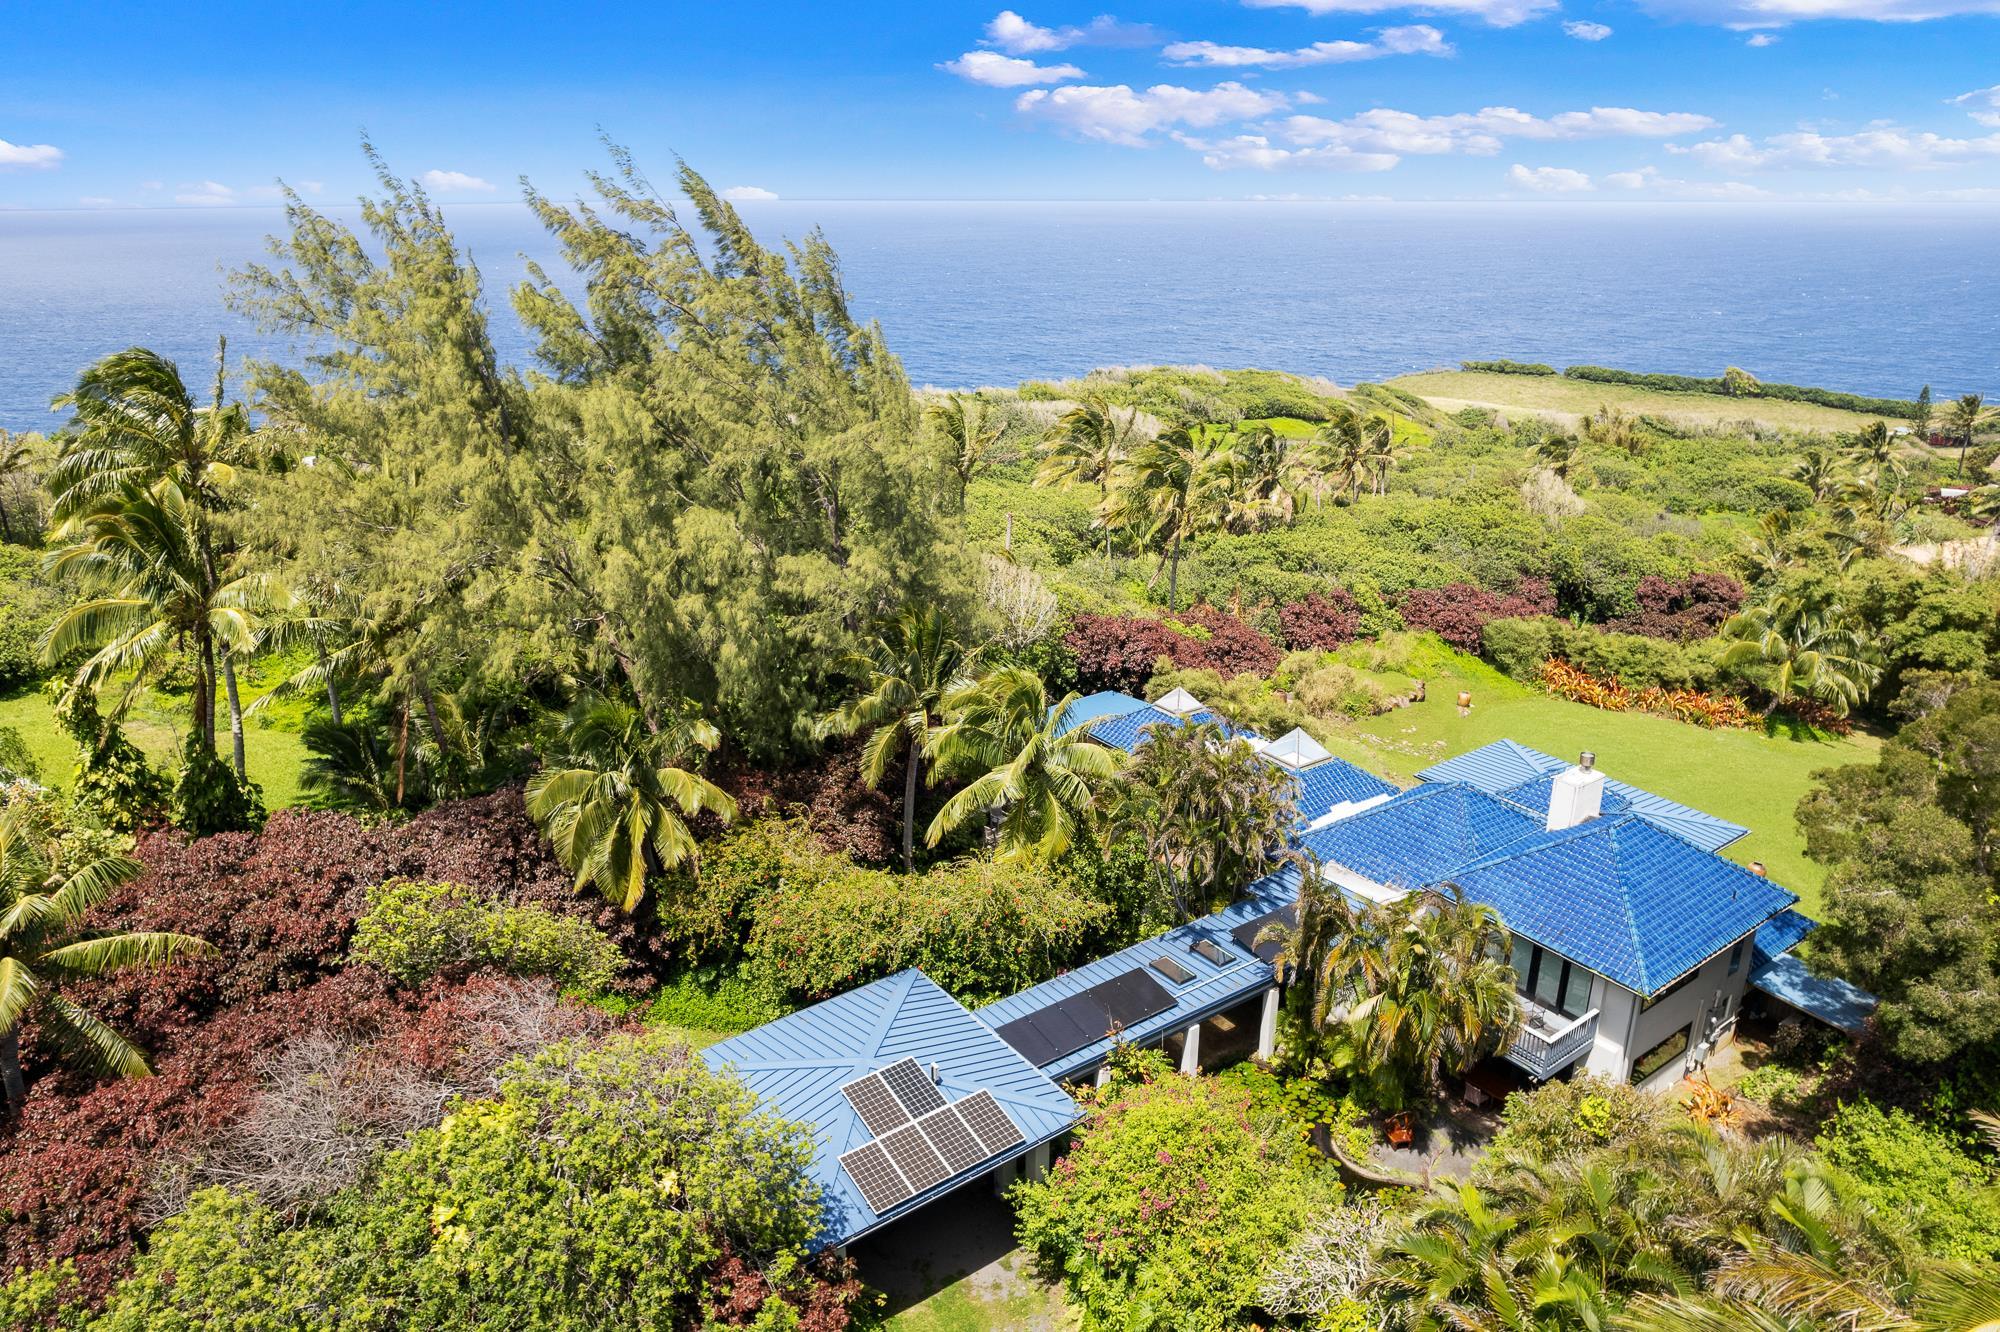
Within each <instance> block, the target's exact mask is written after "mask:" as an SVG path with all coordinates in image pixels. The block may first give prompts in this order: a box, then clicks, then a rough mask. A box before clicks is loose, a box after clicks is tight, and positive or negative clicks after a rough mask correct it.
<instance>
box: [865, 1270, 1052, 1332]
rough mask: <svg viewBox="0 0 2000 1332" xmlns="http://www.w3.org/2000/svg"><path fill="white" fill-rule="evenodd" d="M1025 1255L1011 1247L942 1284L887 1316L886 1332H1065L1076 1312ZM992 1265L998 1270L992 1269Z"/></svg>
mask: <svg viewBox="0 0 2000 1332" xmlns="http://www.w3.org/2000/svg"><path fill="white" fill-rule="evenodd" d="M1028 1262H1029V1259H1028V1257H1027V1255H1025V1254H1023V1253H1020V1252H1018V1251H1017V1252H1015V1253H1011V1254H1009V1255H1007V1257H1005V1258H1003V1259H1001V1260H1000V1262H999V1263H997V1264H995V1265H994V1267H993V1268H989V1269H987V1270H985V1271H980V1272H973V1273H970V1274H968V1275H966V1276H963V1277H960V1278H959V1279H958V1280H957V1281H954V1282H952V1283H951V1284H950V1285H948V1286H946V1287H944V1289H942V1290H940V1291H938V1292H936V1293H935V1294H933V1295H931V1296H930V1297H928V1298H927V1299H925V1300H923V1301H922V1302H920V1303H918V1304H914V1305H911V1306H910V1307H909V1308H907V1309H904V1310H902V1311H901V1312H900V1313H898V1314H896V1315H895V1316H894V1317H892V1318H890V1319H889V1320H888V1321H887V1322H886V1323H884V1324H883V1326H884V1327H885V1328H886V1329H888V1332H1001V1329H1007V1332H1067V1330H1068V1329H1071V1328H1074V1327H1076V1326H1077V1321H1078V1320H1077V1315H1076V1313H1074V1312H1073V1311H1072V1310H1071V1309H1070V1308H1069V1307H1068V1306H1067V1305H1066V1304H1065V1303H1064V1302H1063V1298H1062V1292H1061V1291H1060V1290H1059V1289H1058V1288H1056V1287H1054V1286H1045V1285H1043V1284H1042V1283H1041V1282H1039V1281H1037V1280H1035V1279H1034V1278H1033V1277H1032V1276H1031V1275H1030V1274H1028V1272H1027V1271H1026V1268H1027V1265H1028ZM996 1269H997V1270H996Z"/></svg>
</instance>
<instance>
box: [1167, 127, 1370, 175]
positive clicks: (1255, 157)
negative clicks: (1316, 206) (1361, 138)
mask: <svg viewBox="0 0 2000 1332" xmlns="http://www.w3.org/2000/svg"><path fill="white" fill-rule="evenodd" d="M1174 139H1175V141H1176V142H1178V143H1180V144H1182V145H1183V146H1185V147H1188V148H1192V149H1194V150H1195V151H1196V152H1198V153H1200V154H1201V160H1202V165H1204V166H1206V167H1208V168H1209V169H1210V170H1212V171H1231V170H1238V169H1243V168H1248V169H1250V170H1253V171H1276V170H1278V169H1280V168H1287V169H1289V168H1294V167H1304V168H1315V169H1318V170H1322V171H1387V170H1389V169H1390V168H1391V167H1393V166H1395V165H1396V163H1398V162H1400V161H1401V160H1402V159H1401V158H1399V157H1397V156H1396V155H1395V154H1394V153H1366V152H1358V151H1356V150H1355V149H1353V148H1350V147H1348V146H1347V145H1346V144H1328V145H1326V146H1324V147H1320V148H1280V147H1276V146H1274V145H1273V144H1272V143H1271V141H1270V140H1269V139H1267V138H1265V137H1264V136H1263V135H1261V134H1238V135H1236V136H1235V137H1234V138H1228V139H1221V140H1217V141H1213V142H1211V141H1208V140H1203V139H1196V138H1191V137H1189V136H1188V135H1185V134H1176V135H1175V136H1174Z"/></svg>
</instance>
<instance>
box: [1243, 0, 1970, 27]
mask: <svg viewBox="0 0 2000 1332" xmlns="http://www.w3.org/2000/svg"><path fill="white" fill-rule="evenodd" d="M1243 3H1244V4H1246V5H1249V6H1250V7H1251V8H1253V9H1303V10H1305V11H1306V12H1307V13H1308V14H1379V13H1381V12H1383V11H1384V10H1388V9H1411V8H1413V9H1416V10H1419V11H1420V12H1424V13H1432V14H1452V15H1456V16H1463V17H1467V18H1478V19H1484V20H1485V21H1486V22H1487V23H1489V24H1491V25H1492V26H1493V27H1496V28H1511V27H1513V26H1514V25H1515V24H1517V23H1525V22H1527V21H1528V20H1529V19H1531V18H1537V17H1540V16H1541V15H1543V14H1546V13H1548V12H1549V11H1550V10H1552V9H1555V8H1557V7H1558V0H1416V3H1414V4H1412V3H1411V0H1243ZM1994 3H1996V4H2000V0H1994Z"/></svg>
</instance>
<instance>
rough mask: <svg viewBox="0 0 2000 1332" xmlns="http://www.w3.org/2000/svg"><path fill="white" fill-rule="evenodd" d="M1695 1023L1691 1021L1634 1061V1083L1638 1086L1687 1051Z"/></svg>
mask: <svg viewBox="0 0 2000 1332" xmlns="http://www.w3.org/2000/svg"><path fill="white" fill-rule="evenodd" d="M1693 1032H1694V1023H1692V1022H1690V1023H1688V1024H1687V1025H1686V1026H1685V1027H1682V1028H1681V1029H1680V1030H1679V1031H1676V1032H1674V1033H1673V1034H1672V1035H1671V1036H1669V1037H1667V1039H1665V1040H1664V1041H1661V1042H1660V1043H1659V1044H1658V1045H1656V1046H1654V1047H1653V1048H1652V1049H1650V1050H1648V1051H1646V1053H1644V1054H1642V1055H1640V1056H1639V1057H1638V1058H1637V1059H1636V1060H1634V1061H1633V1062H1632V1085H1633V1086H1635V1087H1636V1086H1638V1085H1639V1084H1640V1083H1642V1082H1644V1081H1645V1080H1646V1079H1647V1078H1650V1077H1652V1076H1653V1075H1654V1074H1655V1073H1657V1072H1659V1071H1660V1070H1661V1069H1663V1068H1665V1067H1666V1066H1667V1065H1668V1064H1671V1063H1673V1062H1674V1060H1676V1059H1679V1058H1680V1057H1681V1056H1682V1055H1684V1054H1686V1053H1687V1048H1688V1040H1689V1038H1690V1037H1691V1036H1692V1035H1693Z"/></svg>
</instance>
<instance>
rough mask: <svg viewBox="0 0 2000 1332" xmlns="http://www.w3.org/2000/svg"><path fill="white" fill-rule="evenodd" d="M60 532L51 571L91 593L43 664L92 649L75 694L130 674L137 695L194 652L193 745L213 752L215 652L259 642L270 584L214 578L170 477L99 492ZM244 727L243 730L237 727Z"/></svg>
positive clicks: (45, 647) (45, 640)
mask: <svg viewBox="0 0 2000 1332" xmlns="http://www.w3.org/2000/svg"><path fill="white" fill-rule="evenodd" d="M63 531H64V532H66V533H67V534H68V537H69V539H68V541H67V543H66V544H64V545H62V546H60V547H58V548H57V549H55V550H53V551H51V552H50V553H49V555H48V558H47V560H46V566H47V568H48V570H49V571H50V572H51V573H54V574H58V575H72V576H75V577H77V578H78V579H79V580H80V581H81V583H82V585H83V587H84V589H85V596H84V599H83V600H81V601H79V602H78V603H77V604H75V605H74V606H71V607H70V608H69V609H68V610H66V611H64V612H63V613H62V614H61V615H59V616H57V617H56V619H55V620H54V622H52V623H51V624H50V625H49V627H48V628H47V629H46V630H45V631H44V632H43V634H42V637H41V640H40V648H41V654H42V660H43V661H45V662H47V663H50V664H54V663H55V662H57V661H60V660H62V659H63V658H65V657H67V656H69V655H70V654H71V653H72V652H75V651H77V650H78V649H81V648H94V649H95V651H94V652H93V653H92V654H91V656H90V657H89V659H88V660H86V661H85V662H84V663H83V665H82V667H81V668H79V670H78V672H77V677H76V684H77V687H79V688H86V687H94V686H95V685H97V684H98V683H100V682H102V681H103V680H105V679H108V678H109V677H111V676H113V675H118V674H123V673H127V672H129V673H130V676H131V684H130V688H131V689H134V690H136V689H137V688H138V687H139V686H140V685H141V684H143V683H144V681H145V679H146V676H147V673H148V672H149V671H150V670H151V669H153V668H154V667H156V666H158V665H159V664H161V663H162V662H163V661H165V660H166V658H167V656H168V654H169V653H170V652H171V651H172V650H173V649H175V648H179V647H185V648H187V649H189V651H190V655H191V656H192V658H193V662H194V677H195V679H194V691H193V694H194V697H193V712H194V718H193V723H194V733H193V738H194V739H195V740H196V742H198V743H201V744H205V745H207V746H208V748H209V750H210V752H213V751H214V748H215V712H214V707H215V680H216V656H217V652H218V650H220V651H221V652H223V653H228V652H231V651H235V652H245V651H248V650H250V649H251V648H252V647H254V646H255V645H256V643H257V638H258V633H259V628H260V625H259V620H258V615H257V608H258V607H259V606H260V605H262V604H263V603H264V602H265V600H266V599H267V595H268V584H267V582H266V580H264V579H261V578H259V577H256V576H254V575H252V576H242V577H236V578H231V579H228V580H227V581H224V580H222V579H221V578H220V577H218V576H217V574H216V572H215V563H214V559H213V556H212V553H211V552H210V551H209V550H208V549H206V547H205V545H204V536H203V533H204V524H203V521H202V515H201V511H200V509H199V508H198V507H197V506H196V505H195V504H194V503H193V502H192V501H191V500H190V499H189V497H188V496H187V494H186V493H185V492H184V491H183V490H182V489H181V487H180V485H179V483H178V482H176V481H174V480H172V479H169V478H163V479H161V480H159V481H157V482H156V483H154V484H153V485H152V486H151V487H150V488H148V489H144V490H141V489H139V488H137V487H135V486H133V485H130V484H126V485H125V486H123V487H121V488H120V489H119V490H116V491H113V492H111V493H109V494H104V495H99V496H98V497H97V498H95V499H93V500H92V501H90V503H89V504H88V505H86V506H84V507H82V508H78V509H72V510H71V511H70V515H69V518H68V519H67V521H66V522H65V523H64V524H63ZM238 727H239V733H240V721H239V722H238Z"/></svg>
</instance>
